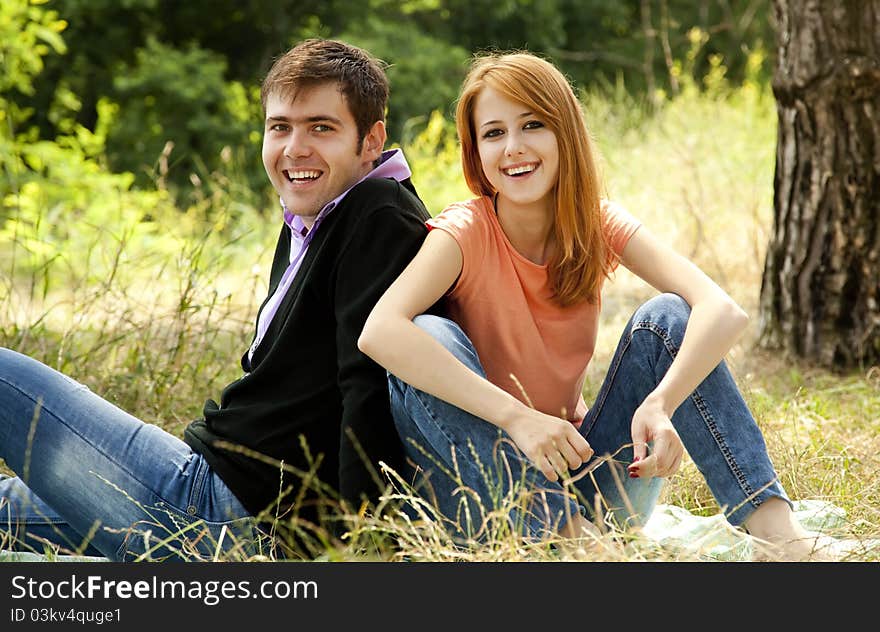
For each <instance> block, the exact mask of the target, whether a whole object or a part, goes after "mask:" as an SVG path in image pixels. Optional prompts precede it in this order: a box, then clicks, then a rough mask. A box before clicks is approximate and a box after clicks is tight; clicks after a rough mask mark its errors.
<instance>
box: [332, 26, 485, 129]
mask: <svg viewBox="0 0 880 632" xmlns="http://www.w3.org/2000/svg"><path fill="white" fill-rule="evenodd" d="M340 37H341V39H343V40H345V41H348V42H351V43H352V44H354V45H356V46H361V47H363V48H365V49H366V50H368V51H370V53H372V54H373V55H375V56H376V57H378V58H379V59H381V60H383V61H384V62H386V63H387V64H389V66H388V69H387V74H388V81H389V83H390V85H391V98H390V99H389V103H388V119H387V123H388V133H389V137H390V138H391V139H392V141H397V142H403V141H405V140H408V137H410V136H412V134H414V133H418V130H419V129H421V128H423V127H424V126H425V125H427V124H428V118H429V115H430V113H431V112H434V111H438V110H439V111H441V112H443V113H444V114H445V115H447V116H451V113H452V106H453V102H454V101H455V98H456V96H457V94H458V85H459V83H461V80H462V79H463V78H464V69H465V65H466V63H467V60H468V58H469V53H468V51H467V50H465V49H464V48H461V47H460V46H455V45H453V44H450V43H449V42H446V41H444V40H442V39H438V38H436V37H433V36H431V35H427V34H426V33H425V32H423V31H422V30H421V29H419V28H418V27H417V26H415V25H414V24H412V23H408V22H404V23H395V22H392V21H390V20H386V19H384V18H383V16H382V15H381V13H376V14H374V15H372V16H371V17H369V18H367V19H366V20H365V21H364V22H362V23H361V24H359V25H358V28H357V30H353V31H351V32H350V33H342V34H341V35H340Z"/></svg>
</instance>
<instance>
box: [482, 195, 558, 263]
mask: <svg viewBox="0 0 880 632" xmlns="http://www.w3.org/2000/svg"><path fill="white" fill-rule="evenodd" d="M495 213H496V214H497V215H498V223H499V224H501V229H502V230H503V231H504V234H505V235H507V239H508V240H509V241H510V243H511V245H512V246H513V247H514V248H515V249H516V251H517V252H518V253H519V254H521V255H522V256H523V257H525V258H526V259H528V260H529V261H531V262H532V263H536V264H538V265H544V264H546V263H547V261H549V260H550V257H551V256H552V255H553V251H554V247H555V245H556V239H555V233H554V231H553V218H554V215H555V213H554V211H553V209H552V208H549V205H548V204H545V203H540V202H539V203H535V204H528V205H520V204H514V203H512V202H511V201H510V200H507V199H505V198H501V197H499V196H496V197H495Z"/></svg>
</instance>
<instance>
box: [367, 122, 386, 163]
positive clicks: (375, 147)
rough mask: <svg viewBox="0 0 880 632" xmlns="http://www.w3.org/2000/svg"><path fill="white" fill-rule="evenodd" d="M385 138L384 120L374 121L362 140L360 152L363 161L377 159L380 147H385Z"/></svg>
mask: <svg viewBox="0 0 880 632" xmlns="http://www.w3.org/2000/svg"><path fill="white" fill-rule="evenodd" d="M387 139H388V134H387V133H386V131H385V122H384V121H376V122H375V123H373V126H372V127H371V128H370V131H368V132H367V135H366V136H364V142H363V145H362V146H361V154H362V155H363V158H364V162H373V161H375V160H378V159H379V157H380V156H381V155H382V149H383V148H384V147H385V141H386V140H387Z"/></svg>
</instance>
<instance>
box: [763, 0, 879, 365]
mask: <svg viewBox="0 0 880 632" xmlns="http://www.w3.org/2000/svg"><path fill="white" fill-rule="evenodd" d="M773 4H774V10H775V17H776V27H777V43H778V46H777V53H778V58H777V65H776V72H775V75H774V79H773V92H774V94H775V96H776V102H777V113H778V117H779V127H778V139H777V149H776V175H775V178H774V204H773V209H774V225H773V235H772V237H771V240H770V244H769V246H768V250H767V258H766V261H765V263H764V278H763V283H762V286H761V303H760V312H761V344H762V346H764V347H766V348H777V349H779V348H781V349H784V350H786V351H789V352H792V353H793V354H795V355H796V356H800V357H803V358H807V359H809V360H811V361H815V362H817V363H818V364H820V365H823V366H826V367H830V368H838V369H845V368H851V367H855V366H870V365H872V364H876V363H878V362H880V305H878V302H880V0H835V1H834V2H828V1H823V0H774V3H773Z"/></svg>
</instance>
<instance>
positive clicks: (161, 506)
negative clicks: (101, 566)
mask: <svg viewBox="0 0 880 632" xmlns="http://www.w3.org/2000/svg"><path fill="white" fill-rule="evenodd" d="M0 457H2V458H3V459H4V460H5V462H6V464H7V465H8V466H9V467H10V468H11V469H12V470H13V471H15V472H16V473H17V474H18V476H17V477H6V476H0V549H7V550H8V549H14V550H18V551H31V552H37V553H42V552H44V550H45V549H46V547H45V545H44V544H43V542H44V541H46V542H49V543H53V544H56V545H58V546H60V547H61V550H62V551H63V552H76V553H79V554H84V555H100V556H105V557H107V558H110V559H111V560H115V561H128V560H133V559H137V558H138V556H141V559H152V560H157V559H167V560H205V559H207V560H210V559H212V557H213V556H214V555H215V554H217V553H218V552H223V553H224V554H226V555H227V557H226V558H225V559H234V558H230V557H229V555H230V553H229V552H230V551H231V550H232V549H236V550H237V551H240V552H242V553H244V554H251V553H253V550H254V546H255V544H254V543H255V540H254V536H255V531H256V522H255V520H254V519H253V518H252V517H251V515H250V514H249V513H248V512H247V511H246V510H245V509H244V507H243V506H242V505H241V503H240V502H239V501H238V499H237V498H236V497H235V496H234V495H233V494H232V493H231V492H230V491H229V489H228V488H227V486H226V485H225V484H224V483H223V481H222V480H220V477H218V476H217V475H216V474H214V472H213V471H212V470H211V468H210V467H209V466H208V464H207V463H206V462H205V460H204V458H203V457H202V456H201V455H199V454H197V453H195V452H193V450H192V449H191V448H190V447H189V446H188V445H187V444H185V443H184V442H183V441H181V440H180V439H178V438H177V437H175V436H173V435H171V434H169V433H167V432H165V431H164V430H162V429H161V428H159V427H158V426H154V425H150V424H146V423H144V422H142V421H140V420H139V419H136V418H134V417H132V416H131V415H129V414H128V413H126V412H124V411H122V410H120V409H119V408H117V407H116V406H114V405H113V404H110V403H109V402H107V401H105V400H104V399H102V398H100V397H98V396H97V395H95V394H94V393H92V392H91V391H90V390H89V389H88V388H87V387H85V386H83V385H82V384H79V383H78V382H76V381H74V380H73V379H71V378H69V377H67V376H65V375H63V374H61V373H59V372H57V371H55V370H54V369H51V368H49V367H48V366H46V365H44V364H42V363H40V362H38V361H36V360H34V359H32V358H29V357H27V356H24V355H21V354H20V353H16V352H15V351H10V350H8V349H2V348H0ZM232 555H235V553H233V554H232Z"/></svg>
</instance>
